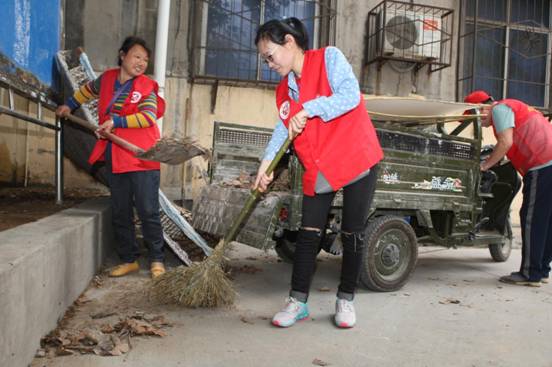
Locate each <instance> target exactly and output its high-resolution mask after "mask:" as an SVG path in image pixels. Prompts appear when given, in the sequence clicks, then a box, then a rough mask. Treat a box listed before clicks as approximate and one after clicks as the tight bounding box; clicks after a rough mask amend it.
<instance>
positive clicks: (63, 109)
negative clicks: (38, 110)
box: [56, 104, 71, 117]
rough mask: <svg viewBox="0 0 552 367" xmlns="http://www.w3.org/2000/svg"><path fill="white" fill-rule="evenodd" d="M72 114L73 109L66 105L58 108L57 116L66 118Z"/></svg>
mask: <svg viewBox="0 0 552 367" xmlns="http://www.w3.org/2000/svg"><path fill="white" fill-rule="evenodd" d="M70 113H71V109H70V108H69V106H67V105H66V104H62V105H61V106H58V108H56V115H57V116H59V117H65V116H67V115H69V114H70Z"/></svg>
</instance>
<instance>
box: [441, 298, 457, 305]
mask: <svg viewBox="0 0 552 367" xmlns="http://www.w3.org/2000/svg"><path fill="white" fill-rule="evenodd" d="M439 303H440V304H442V305H449V304H454V305H457V304H459V303H460V300H458V299H454V298H447V299H445V300H443V301H439Z"/></svg>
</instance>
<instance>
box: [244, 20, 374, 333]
mask: <svg viewBox="0 0 552 367" xmlns="http://www.w3.org/2000/svg"><path fill="white" fill-rule="evenodd" d="M255 44H256V45H257V49H258V51H259V53H260V55H261V56H262V57H263V59H264V60H265V62H266V63H267V64H268V66H269V67H270V68H271V69H272V70H274V71H276V72H278V73H279V74H280V75H281V76H282V77H283V80H282V81H281V82H280V84H279V85H278V88H277V90H276V107H277V109H278V111H279V117H280V121H279V122H278V123H277V125H276V127H275V129H274V133H273V135H272V139H271V141H270V142H269V144H268V146H267V149H266V151H265V156H264V157H263V160H262V163H261V165H260V167H259V173H258V175H257V178H256V180H255V184H254V187H259V189H260V190H262V191H264V190H266V189H267V185H268V184H269V183H270V182H271V181H272V179H273V177H272V175H271V176H270V177H269V176H267V175H266V174H265V173H264V172H265V171H266V168H267V167H268V165H269V164H270V162H271V161H272V159H273V158H274V156H275V152H276V151H277V150H278V149H279V148H280V147H281V146H282V144H283V142H284V140H285V139H286V137H287V136H288V135H289V137H290V138H293V147H294V151H295V153H296V154H297V156H298V158H299V160H300V161H301V163H302V165H303V166H304V168H305V173H304V175H303V191H304V195H303V207H302V225H301V228H300V230H299V233H298V236H297V244H296V248H295V256H294V263H293V273H292V278H291V290H290V294H289V297H288V298H287V300H286V306H285V308H284V309H283V310H282V311H281V312H278V313H277V314H276V315H275V316H274V317H273V319H272V323H273V324H274V325H276V326H280V327H288V326H291V325H293V324H294V323H295V322H296V321H298V320H301V319H304V318H306V317H308V314H309V312H308V308H307V298H308V294H309V288H310V283H311V278H312V275H313V272H314V267H315V258H316V255H317V253H318V251H317V250H318V248H319V245H320V241H321V233H322V231H323V230H325V227H326V222H327V220H328V214H329V210H330V206H331V203H332V200H333V198H334V196H335V193H336V191H337V190H339V189H341V188H343V219H342V223H341V238H342V242H343V263H342V268H341V281H340V284H339V287H338V292H337V300H336V314H335V323H336V325H337V326H338V327H343V328H350V327H352V326H354V324H355V322H356V315H355V309H354V307H353V298H354V292H355V287H356V284H357V281H358V276H359V272H360V266H361V262H362V258H361V255H362V250H363V247H364V229H365V225H366V221H367V217H368V210H369V208H370V204H371V201H372V197H373V193H374V190H375V184H376V180H377V163H378V162H379V161H380V160H381V159H382V157H383V151H382V149H381V147H380V145H379V142H378V139H377V136H376V132H375V129H374V127H373V125H372V123H371V121H370V117H369V116H368V113H367V112H366V109H365V108H364V105H363V103H362V97H361V94H360V90H359V86H358V81H357V80H356V77H355V76H354V74H353V72H352V68H351V66H350V64H349V63H348V62H347V60H346V59H345V57H344V56H343V54H342V53H341V51H339V50H338V49H337V48H335V47H327V48H323V49H318V50H312V51H309V50H308V37H307V32H306V29H305V27H304V25H303V24H302V23H301V22H300V21H299V20H298V19H296V18H288V19H285V20H281V21H280V20H271V21H268V22H267V23H265V24H263V25H262V26H261V27H260V28H259V29H258V31H257V36H256V38H255Z"/></svg>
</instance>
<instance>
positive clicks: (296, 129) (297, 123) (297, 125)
mask: <svg viewBox="0 0 552 367" xmlns="http://www.w3.org/2000/svg"><path fill="white" fill-rule="evenodd" d="M308 117H309V115H308V113H307V111H305V110H304V109H303V110H301V111H299V112H297V113H296V114H295V115H294V116H293V117H292V118H291V119H290V120H289V126H288V132H289V139H290V140H292V139H293V138H295V137H296V136H297V135H299V134H301V132H302V131H303V129H304V128H305V126H306V125H307V118H308Z"/></svg>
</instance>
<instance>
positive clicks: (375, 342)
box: [32, 245, 552, 367]
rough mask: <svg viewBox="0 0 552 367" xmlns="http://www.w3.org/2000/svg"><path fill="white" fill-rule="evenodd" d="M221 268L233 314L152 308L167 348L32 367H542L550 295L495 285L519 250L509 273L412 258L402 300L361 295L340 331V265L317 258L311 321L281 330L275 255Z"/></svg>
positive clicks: (283, 273) (461, 261) (239, 257)
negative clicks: (229, 279)
mask: <svg viewBox="0 0 552 367" xmlns="http://www.w3.org/2000/svg"><path fill="white" fill-rule="evenodd" d="M230 257H231V259H232V262H231V264H232V266H233V267H235V269H237V271H236V275H235V281H234V282H235V285H236V288H237V290H238V292H239V297H238V299H237V302H236V304H235V306H234V307H233V308H230V309H215V310H206V309H180V308H178V307H175V306H155V305H153V306H152V305H150V306H151V310H153V311H154V312H157V313H162V314H164V315H165V316H166V317H167V319H169V320H170V321H171V322H173V323H174V326H173V327H172V328H169V329H167V332H168V334H169V335H168V336H166V337H164V338H134V339H133V342H132V350H131V351H130V352H129V353H128V354H126V355H124V356H121V357H99V356H94V355H82V356H80V355H79V356H66V357H56V358H53V359H47V358H36V359H35V360H34V362H33V363H32V367H39V366H50V367H62V366H79V367H89V366H90V367H91V366H94V367H111V366H133V367H142V366H144V367H146V366H147V367H150V366H167V367H169V366H221V367H222V366H224V367H227V366H240V367H242V366H255V367H257V366H260V365H262V366H286V367H291V366H313V365H329V366H378V367H382V366H477V367H480V366H500V367H505V366H516V367H518V366H530V367H551V366H552V348H551V347H550V346H551V342H552V284H547V285H543V286H542V287H540V288H530V287H520V286H510V285H506V284H502V283H499V282H498V281H497V279H498V277H499V276H500V275H504V274H507V273H509V272H510V271H513V270H516V269H517V267H518V264H519V262H520V250H519V249H516V250H514V251H513V252H512V255H511V257H510V259H509V260H508V261H507V262H505V263H494V262H493V261H492V260H491V258H490V255H489V252H488V251H487V250H486V249H459V250H446V249H441V248H420V256H419V261H418V266H417V268H416V271H415V273H414V274H413V276H412V278H411V279H410V281H409V282H408V283H407V284H406V286H405V287H404V288H403V289H401V290H399V291H397V292H394V293H374V292H370V291H366V290H360V291H359V293H358V295H357V297H356V301H355V304H356V309H357V316H358V324H357V326H356V327H355V328H354V329H350V330H341V329H338V328H336V327H334V326H333V323H332V316H333V310H334V302H335V295H334V294H335V289H336V286H337V279H338V271H339V266H340V262H339V259H338V258H336V257H333V256H321V261H320V262H319V266H318V270H317V273H316V275H315V278H314V281H313V285H312V293H311V297H310V300H309V305H310V310H311V318H310V319H309V320H307V321H303V322H300V323H298V324H297V325H295V326H293V327H291V328H289V329H279V328H276V327H273V326H271V325H270V322H269V320H270V318H271V317H272V315H273V313H274V312H276V311H278V309H279V308H280V307H281V306H282V305H283V302H284V297H285V296H286V293H287V291H288V287H289V279H290V272H291V266H290V265H289V264H286V263H282V262H279V261H278V259H277V257H276V255H275V253H274V252H268V253H264V252H261V251H258V250H255V249H252V248H249V247H246V246H243V245H236V246H235V248H234V250H233V251H232V252H231V253H230ZM244 265H248V266H247V267H244ZM239 269H241V270H242V271H240V270H239ZM248 269H249V271H248ZM251 270H253V271H251ZM255 270H259V271H255ZM147 276H148V274H147V271H145V270H144V271H142V272H140V274H137V275H132V276H130V277H131V278H134V280H142V282H140V281H138V282H137V283H136V284H145V283H146V282H147ZM110 281H112V282H113V283H110V284H111V285H110V286H107V287H104V289H103V290H98V289H91V290H89V291H88V292H87V294H86V296H87V297H89V298H90V299H96V300H97V301H98V302H100V303H101V302H102V299H103V298H105V297H108V294H109V293H110V292H113V291H115V290H116V288H117V284H122V283H121V282H128V280H123V279H116V280H110ZM126 284H128V283H126ZM110 287H111V288H110ZM328 288H329V291H328V290H327V289H328ZM110 289H111V290H110ZM136 291H137V292H138V294H140V292H141V290H139V289H137V290H136ZM457 302H459V303H457ZM151 310H150V311H151Z"/></svg>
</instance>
